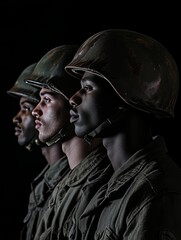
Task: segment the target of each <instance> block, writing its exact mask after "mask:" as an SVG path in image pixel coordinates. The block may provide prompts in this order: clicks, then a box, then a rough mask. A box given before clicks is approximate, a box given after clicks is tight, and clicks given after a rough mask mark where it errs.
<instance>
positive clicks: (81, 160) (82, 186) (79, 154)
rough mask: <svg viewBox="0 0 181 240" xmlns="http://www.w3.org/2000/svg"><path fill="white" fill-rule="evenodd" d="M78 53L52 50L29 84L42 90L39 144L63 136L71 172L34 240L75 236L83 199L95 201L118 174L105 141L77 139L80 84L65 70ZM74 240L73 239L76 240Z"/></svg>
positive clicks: (66, 48) (67, 48) (61, 48)
mask: <svg viewBox="0 0 181 240" xmlns="http://www.w3.org/2000/svg"><path fill="white" fill-rule="evenodd" d="M76 50H77V46H76V47H75V46H74V45H62V46H58V47H55V48H53V49H51V50H49V51H48V52H47V53H46V54H45V55H44V56H43V57H42V58H41V59H40V61H39V62H38V63H37V65H36V67H35V69H34V71H33V73H32V75H31V78H29V79H28V80H27V81H26V83H27V84H31V85H32V86H36V87H37V88H39V89H40V98H41V100H40V102H39V104H38V105H37V106H36V107H35V108H34V109H33V111H32V114H33V116H35V118H36V120H35V123H36V129H37V130H38V131H39V139H40V140H41V141H42V142H44V143H46V144H48V145H49V144H50V143H52V142H53V141H54V142H56V141H57V139H58V138H59V137H60V136H62V138H63V141H62V149H63V151H64V153H65V154H66V156H67V159H68V162H69V166H70V169H71V171H70V172H69V173H68V174H67V176H66V177H64V179H62V181H60V182H59V183H58V184H57V187H56V188H55V189H54V191H53V193H52V197H51V199H50V201H49V208H48V210H47V211H46V212H45V214H44V216H43V217H42V220H41V222H40V224H39V226H38V229H37V232H36V235H35V238H34V239H37V240H39V239H42V240H43V239H62V238H64V237H65V238H66V237H69V235H70V234H71V233H70V232H69V228H70V225H69V223H71V220H72V216H73V212H74V210H75V209H76V206H77V205H79V204H80V205H81V207H82V208H84V207H85V205H82V204H81V201H82V199H84V197H85V196H86V197H87V196H89V197H90V196H92V194H93V193H94V191H95V190H96V189H98V188H99V187H100V186H102V184H103V183H105V182H106V181H107V180H108V179H109V177H110V176H111V175H112V173H113V168H112V166H111V164H110V161H109V159H108V158H107V153H106V149H105V148H104V147H103V146H102V140H101V139H100V138H97V139H95V140H94V141H92V143H91V144H88V143H87V142H85V141H84V140H83V139H82V138H79V137H77V136H76V135H75V132H74V125H73V124H71V123H70V114H69V111H70V104H69V98H70V96H72V92H73V91H74V92H76V91H77V90H78V89H79V87H80V83H79V82H78V81H77V82H76V81H74V78H73V77H71V76H70V75H69V74H67V73H66V71H65V70H64V68H65V66H66V65H67V64H68V63H69V62H70V60H71V59H72V58H73V55H74V54H75V51H76ZM71 237H73V236H71Z"/></svg>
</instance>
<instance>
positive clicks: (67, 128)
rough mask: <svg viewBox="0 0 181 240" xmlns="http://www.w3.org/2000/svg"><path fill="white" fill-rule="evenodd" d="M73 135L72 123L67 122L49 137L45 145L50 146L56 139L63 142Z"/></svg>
mask: <svg viewBox="0 0 181 240" xmlns="http://www.w3.org/2000/svg"><path fill="white" fill-rule="evenodd" d="M74 135H75V131H74V125H73V124H71V123H67V124H65V125H64V126H63V128H61V129H60V131H59V132H58V133H57V134H56V135H54V136H53V137H52V138H50V139H49V140H48V141H47V142H46V145H47V146H51V145H53V144H54V143H57V142H58V141H61V142H64V141H66V140H68V139H70V138H71V137H73V136H74Z"/></svg>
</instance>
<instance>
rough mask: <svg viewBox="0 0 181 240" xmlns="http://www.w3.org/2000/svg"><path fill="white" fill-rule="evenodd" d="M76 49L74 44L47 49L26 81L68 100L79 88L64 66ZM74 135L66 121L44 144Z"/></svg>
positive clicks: (71, 125) (78, 84)
mask: <svg viewBox="0 0 181 240" xmlns="http://www.w3.org/2000/svg"><path fill="white" fill-rule="evenodd" d="M77 49H78V46H76V45H62V46H58V47H55V48H53V49H51V50H49V51H48V52H47V53H46V54H45V55H44V56H43V57H42V58H41V59H40V60H39V61H38V63H37V65H36V67H35V68H34V71H33V72H32V74H31V76H30V78H29V79H28V80H26V83H27V84H30V85H32V86H35V87H38V88H48V89H50V90H51V91H54V92H56V93H58V94H61V95H63V96H64V97H65V99H66V100H67V101H69V98H70V97H71V96H72V95H73V94H74V93H75V92H77V91H78V89H79V88H80V83H79V82H78V81H75V80H74V77H72V76H71V75H69V74H68V73H67V72H66V71H65V66H66V65H67V64H68V63H69V62H70V61H71V60H72V58H73V56H74V54H75V53H76V51H77ZM74 135H75V132H74V125H73V124H71V123H70V122H67V123H66V124H65V125H64V126H63V128H61V129H60V130H59V131H58V132H57V133H56V134H55V135H54V136H53V137H51V138H50V139H49V140H48V141H47V142H46V144H47V145H48V146H51V145H52V144H54V143H56V142H57V141H62V142H63V141H65V140H67V139H69V138H71V137H72V136H74Z"/></svg>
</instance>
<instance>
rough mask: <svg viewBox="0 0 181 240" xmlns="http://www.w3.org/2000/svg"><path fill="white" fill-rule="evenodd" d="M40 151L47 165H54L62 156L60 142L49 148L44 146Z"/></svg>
mask: <svg viewBox="0 0 181 240" xmlns="http://www.w3.org/2000/svg"><path fill="white" fill-rule="evenodd" d="M41 151H42V154H43V156H44V157H45V159H46V160H47V162H48V164H49V165H52V164H54V163H55V162H56V161H58V160H59V159H60V158H61V157H63V156H64V153H63V151H62V144H61V143H60V142H57V143H55V144H53V145H51V146H44V147H42V148H41Z"/></svg>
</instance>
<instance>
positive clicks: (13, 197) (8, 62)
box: [0, 0, 181, 240]
mask: <svg viewBox="0 0 181 240" xmlns="http://www.w3.org/2000/svg"><path fill="white" fill-rule="evenodd" d="M180 16H181V9H180V3H179V1H177V3H175V1H162V2H161V1H143V2H141V1H119V0H117V1H99V0H97V1H95V0H93V1H86V0H85V1H76V0H74V1H70V0H63V1H54V0H51V1H46V0H44V1H41V0H40V1H38V0H37V1H35V0H34V1H24V2H23V3H22V2H20V1H18V0H17V1H15V0H14V1H13V0H11V1H8V0H7V1H4V2H3V1H1V3H0V52H1V55H0V59H1V62H0V67H1V68H0V76H1V80H0V83H1V86H0V97H1V124H0V126H1V136H2V137H1V171H0V172H1V179H0V181H1V186H0V187H1V188H0V189H1V196H0V199H1V205H0V207H1V208H2V214H1V218H2V219H1V224H0V225H1V227H2V230H0V232H1V233H0V235H2V236H3V237H4V238H3V239H5V240H9V239H13V240H16V239H18V234H19V229H20V225H21V221H22V217H23V216H24V214H25V212H26V207H27V201H28V193H29V191H30V187H29V182H30V181H31V180H32V179H33V178H34V177H35V176H36V174H37V173H38V172H39V171H40V169H41V168H42V167H43V166H44V165H45V162H44V159H43V158H42V157H41V155H39V153H38V152H36V153H29V152H28V151H27V150H25V149H23V148H21V147H20V146H19V145H18V144H17V141H16V138H15V136H14V126H13V124H12V117H13V116H14V114H15V113H16V110H17V109H18V102H17V101H16V100H15V99H12V98H11V97H10V96H8V95H7V93H6V91H7V90H8V89H9V88H10V87H11V86H12V85H13V84H14V81H15V80H16V78H17V77H18V75H19V74H20V72H21V71H22V70H23V69H24V68H25V67H27V66H28V65H29V64H31V63H34V62H36V61H38V60H39V59H40V57H42V56H43V55H44V54H45V53H46V52H47V51H48V50H50V49H51V48H53V47H56V46H59V45H62V44H69V43H77V44H81V43H82V42H83V41H84V40H85V39H86V38H87V37H89V36H91V35H92V34H93V33H96V32H98V31H101V30H105V29H109V28H125V29H130V30H134V31H138V32H142V33H144V34H147V35H149V36H151V37H153V38H155V39H157V40H158V41H160V42H161V43H162V44H163V45H164V46H165V47H166V48H167V49H168V50H169V51H170V53H171V54H172V55H173V57H174V58H175V60H176V62H177V64H178V68H179V71H180V45H181V44H180V43H181V39H180V33H181V28H180V27H181V24H180V22H181V21H180V20H181V19H180V18H181V17H180ZM180 102H181V100H180V95H179V98H178V102H177V105H176V110H175V113H176V118H175V119H174V120H170V121H168V122H167V121H165V122H164V123H163V124H162V125H161V126H160V129H159V130H160V133H162V135H164V137H165V139H166V142H167V147H168V150H169V153H170V155H171V156H172V157H173V158H174V160H175V161H176V162H177V163H178V164H179V165H180V166H181V162H180V161H181V160H180V156H181V150H180V149H181V144H180V116H179V113H180V110H179V109H180ZM167 124H169V125H167Z"/></svg>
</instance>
